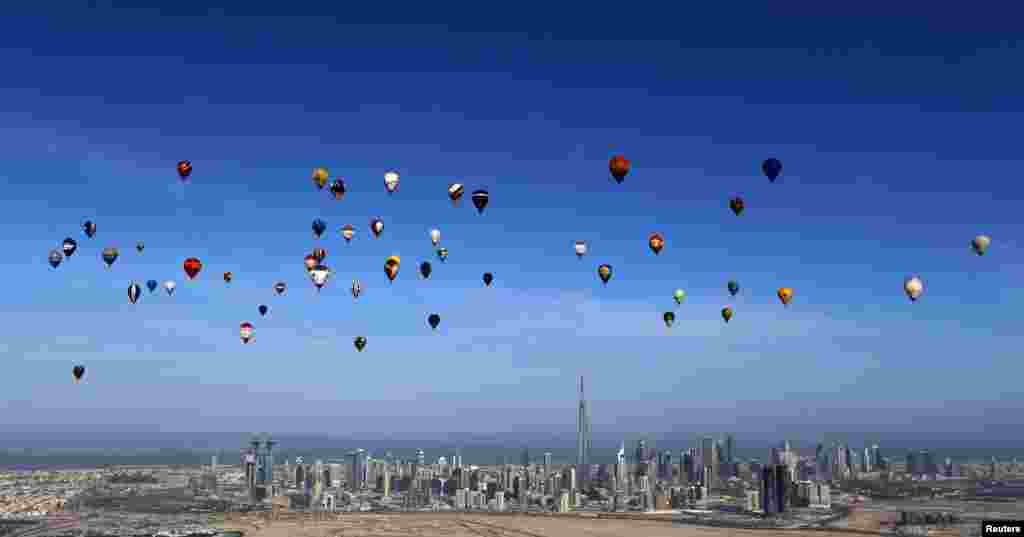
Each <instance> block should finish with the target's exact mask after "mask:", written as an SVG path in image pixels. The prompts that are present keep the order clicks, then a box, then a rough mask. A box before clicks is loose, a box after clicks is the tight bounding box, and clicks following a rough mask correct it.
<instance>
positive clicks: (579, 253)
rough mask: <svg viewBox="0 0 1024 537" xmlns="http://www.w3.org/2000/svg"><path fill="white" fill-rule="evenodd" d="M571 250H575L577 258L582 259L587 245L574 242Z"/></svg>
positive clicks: (582, 242)
mask: <svg viewBox="0 0 1024 537" xmlns="http://www.w3.org/2000/svg"><path fill="white" fill-rule="evenodd" d="M573 248H574V249H575V250H576V257H577V258H582V257H583V256H584V255H586V253H587V243H586V242H585V241H576V244H575V245H574V246H573Z"/></svg>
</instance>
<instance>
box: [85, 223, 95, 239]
mask: <svg viewBox="0 0 1024 537" xmlns="http://www.w3.org/2000/svg"><path fill="white" fill-rule="evenodd" d="M82 231H84V232H85V236H86V237H89V238H90V239H91V238H93V237H95V236H96V224H94V223H93V222H92V221H91V220H86V221H85V222H83V223H82Z"/></svg>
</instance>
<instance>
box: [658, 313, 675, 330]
mask: <svg viewBox="0 0 1024 537" xmlns="http://www.w3.org/2000/svg"><path fill="white" fill-rule="evenodd" d="M661 318H662V320H664V321H665V326H667V327H669V328H672V323H674V322H676V314H675V313H672V312H671V311H666V312H665V314H664V315H662V316H661Z"/></svg>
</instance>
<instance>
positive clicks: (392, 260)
mask: <svg viewBox="0 0 1024 537" xmlns="http://www.w3.org/2000/svg"><path fill="white" fill-rule="evenodd" d="M401 266H402V258H401V257H398V256H397V255H393V256H391V257H389V258H388V259H387V261H385V262H384V273H385V274H387V275H388V281H389V282H393V281H395V276H398V269H399V268H400V267H401Z"/></svg>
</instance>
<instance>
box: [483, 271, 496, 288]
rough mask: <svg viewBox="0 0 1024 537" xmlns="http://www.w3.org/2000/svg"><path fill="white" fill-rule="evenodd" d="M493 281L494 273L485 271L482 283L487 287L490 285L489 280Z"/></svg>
mask: <svg viewBox="0 0 1024 537" xmlns="http://www.w3.org/2000/svg"><path fill="white" fill-rule="evenodd" d="M493 281H494V274H491V273H490V272H485V273H484V285H486V286H487V287H490V286H491V282H493Z"/></svg>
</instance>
